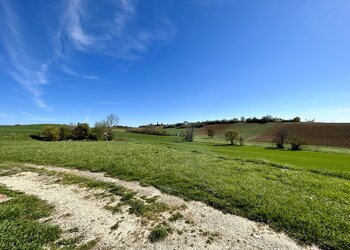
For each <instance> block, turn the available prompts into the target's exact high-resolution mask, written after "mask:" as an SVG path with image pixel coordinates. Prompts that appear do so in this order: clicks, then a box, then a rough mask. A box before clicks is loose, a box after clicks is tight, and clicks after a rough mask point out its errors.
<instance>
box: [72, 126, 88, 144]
mask: <svg viewBox="0 0 350 250" xmlns="http://www.w3.org/2000/svg"><path fill="white" fill-rule="evenodd" d="M90 138H91V131H90V127H89V124H87V123H78V125H77V126H75V128H74V129H73V131H72V139H74V140H86V139H90Z"/></svg>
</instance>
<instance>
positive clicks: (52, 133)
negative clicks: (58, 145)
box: [43, 126, 60, 141]
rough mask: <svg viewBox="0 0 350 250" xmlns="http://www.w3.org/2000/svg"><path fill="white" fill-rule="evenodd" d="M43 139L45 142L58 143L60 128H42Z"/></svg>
mask: <svg viewBox="0 0 350 250" xmlns="http://www.w3.org/2000/svg"><path fill="white" fill-rule="evenodd" d="M43 134H44V138H45V140H47V141H59V140H60V128H58V127H54V126H45V127H44V128H43Z"/></svg>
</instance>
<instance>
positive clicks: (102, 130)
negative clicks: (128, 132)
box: [92, 121, 113, 141]
mask: <svg viewBox="0 0 350 250" xmlns="http://www.w3.org/2000/svg"><path fill="white" fill-rule="evenodd" d="M92 135H93V138H94V139H97V140H102V141H105V140H108V141H109V140H112V139H113V131H112V127H109V126H108V124H107V123H106V122H105V121H102V122H97V123H96V124H95V127H94V128H93V129H92Z"/></svg>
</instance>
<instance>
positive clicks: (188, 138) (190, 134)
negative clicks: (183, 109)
mask: <svg viewBox="0 0 350 250" xmlns="http://www.w3.org/2000/svg"><path fill="white" fill-rule="evenodd" d="M193 136H194V127H193V126H188V127H187V129H186V132H185V140H186V141H188V142H193Z"/></svg>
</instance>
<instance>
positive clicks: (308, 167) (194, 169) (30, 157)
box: [0, 126, 350, 249]
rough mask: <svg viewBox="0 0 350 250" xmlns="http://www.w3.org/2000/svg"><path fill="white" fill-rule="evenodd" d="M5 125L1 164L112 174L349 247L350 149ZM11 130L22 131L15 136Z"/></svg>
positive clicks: (324, 243)
mask: <svg viewBox="0 0 350 250" xmlns="http://www.w3.org/2000/svg"><path fill="white" fill-rule="evenodd" d="M2 128H3V133H0V134H1V135H2V136H1V137H0V160H1V162H2V168H3V169H7V168H9V166H10V167H11V166H17V168H19V167H20V166H21V164H23V163H33V164H42V165H53V166H62V167H67V168H69V169H73V168H75V169H80V170H90V171H93V172H103V173H108V174H109V175H110V176H113V177H117V178H120V179H123V180H127V181H138V182H139V183H141V184H142V185H143V186H154V187H156V188H158V189H160V190H161V191H163V192H165V193H168V194H172V195H176V196H179V197H183V198H185V199H186V200H197V201H201V202H204V203H205V204H207V205H209V206H211V207H213V208H216V209H218V210H221V211H224V212H226V213H229V214H234V215H239V216H243V217H245V218H248V219H250V220H253V221H256V222H261V223H265V224H268V225H269V226H270V227H271V228H272V229H274V230H276V231H283V232H285V233H286V234H287V235H289V236H290V237H292V238H293V239H295V240H296V241H298V242H299V243H300V244H306V245H312V244H314V245H316V246H318V247H321V248H324V249H327V248H333V249H347V248H349V247H350V235H349V233H348V232H349V231H350V223H349V219H348V218H349V214H350V204H349V200H350V183H349V179H350V178H349V173H350V154H342V153H337V154H334V153H324V152H307V151H300V152H294V151H289V150H272V149H266V148H263V147H253V146H242V147H240V146H227V145H226V144H223V143H221V144H217V143H205V142H193V143H188V142H184V141H183V139H182V138H181V137H177V136H153V135H143V134H134V133H127V132H125V131H121V130H118V131H116V132H115V134H116V137H115V140H113V141H110V142H93V141H84V142H75V141H60V142H46V141H36V140H33V139H31V138H30V137H29V134H30V133H32V132H33V131H35V130H36V132H39V131H40V129H39V128H40V126H37V127H34V129H33V127H28V128H27V127H26V126H15V127H2ZM2 128H1V127H0V129H2ZM30 128H32V129H30ZM21 129H23V130H22V131H21V132H20V130H21ZM5 130H6V132H4V131H5ZM9 132H11V134H13V135H16V134H19V135H20V136H18V137H17V136H13V137H11V139H9V138H8V137H7V136H6V134H7V133H9ZM13 138H17V139H13ZM10 174H11V173H10ZM10 174H9V175H10ZM13 174H16V172H15V173H13ZM7 178H8V179H5V180H4V182H6V181H7V182H6V183H10V182H11V183H12V182H13V180H14V179H11V178H12V177H11V176H10V177H7ZM13 178H14V177H13ZM17 178H20V177H17ZM28 178H29V177H28ZM30 178H34V177H30ZM35 178H36V177H35ZM94 185H97V184H93V185H90V186H94ZM97 186H98V185H97ZM130 204H131V203H130ZM130 204H129V203H128V204H126V205H127V206H130ZM1 206H2V204H0V207H1ZM171 227H173V228H174V230H175V229H176V227H177V226H176V224H171ZM18 230H20V229H18ZM174 234H175V235H176V233H172V235H174ZM252 235H254V234H253V233H252ZM52 237H53V239H55V238H57V236H52ZM172 237H173V236H172ZM221 237H225V236H221ZM252 237H253V238H254V237H255V236H252ZM259 237H260V236H259ZM180 238H181V237H180ZM169 239H170V238H169ZM214 241H215V240H214ZM218 241H219V240H218ZM43 242H45V241H43ZM165 242H166V241H165ZM236 243H237V242H236ZM145 244H146V243H145ZM147 244H148V243H147ZM211 244H213V243H211ZM211 244H209V243H208V244H207V245H206V246H207V247H209V248H210V247H214V246H215V244H214V245H211ZM184 246H186V244H185V245H182V247H184ZM187 246H188V245H187ZM188 247H189V246H188Z"/></svg>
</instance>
